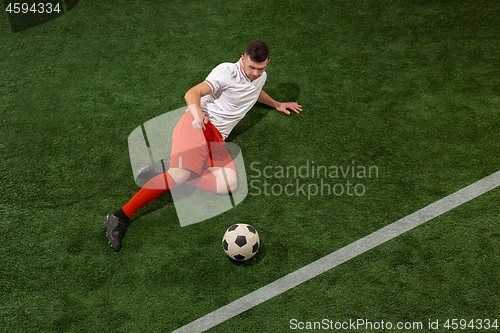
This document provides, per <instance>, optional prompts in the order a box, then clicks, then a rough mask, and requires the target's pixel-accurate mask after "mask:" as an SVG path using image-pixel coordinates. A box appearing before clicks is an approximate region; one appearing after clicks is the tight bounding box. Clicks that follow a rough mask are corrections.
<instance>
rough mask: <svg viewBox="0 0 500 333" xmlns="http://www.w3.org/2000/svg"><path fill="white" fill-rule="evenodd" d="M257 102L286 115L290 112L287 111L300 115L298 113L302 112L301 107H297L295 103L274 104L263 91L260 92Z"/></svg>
mask: <svg viewBox="0 0 500 333" xmlns="http://www.w3.org/2000/svg"><path fill="white" fill-rule="evenodd" d="M257 101H258V102H260V103H262V104H266V105H269V106H270V107H273V108H275V109H276V110H278V111H280V112H284V113H286V114H290V111H288V109H290V110H292V111H293V112H295V113H300V111H302V106H301V105H298V104H297V103H295V102H287V103H279V102H276V101H275V100H274V99H272V98H271V96H269V95H268V94H267V93H266V92H265V91H264V90H261V91H260V95H259V99H258V100H257Z"/></svg>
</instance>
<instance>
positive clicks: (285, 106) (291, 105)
mask: <svg viewBox="0 0 500 333" xmlns="http://www.w3.org/2000/svg"><path fill="white" fill-rule="evenodd" d="M287 109H290V110H292V111H293V112H295V113H300V112H299V111H302V105H298V104H297V103H295V102H287V103H279V105H278V107H277V108H276V110H278V111H280V112H283V113H286V114H290V111H288V110H287Z"/></svg>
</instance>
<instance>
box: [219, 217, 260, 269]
mask: <svg viewBox="0 0 500 333" xmlns="http://www.w3.org/2000/svg"><path fill="white" fill-rule="evenodd" d="M259 246H260V240H259V234H258V233H257V230H255V228H253V227H252V226H251V225H248V224H244V223H238V224H233V225H232V226H230V227H229V228H228V229H227V230H226V233H225V234H224V238H223V239H222V247H223V248H224V251H226V254H227V255H228V256H229V258H231V259H234V260H238V261H244V260H247V259H250V258H252V257H253V256H254V255H255V254H256V253H257V250H258V249H259Z"/></svg>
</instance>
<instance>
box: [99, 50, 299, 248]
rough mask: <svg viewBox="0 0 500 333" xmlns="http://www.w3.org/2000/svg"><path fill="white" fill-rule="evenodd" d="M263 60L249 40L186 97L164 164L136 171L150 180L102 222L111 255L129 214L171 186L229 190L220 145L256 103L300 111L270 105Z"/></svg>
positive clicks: (294, 107)
mask: <svg viewBox="0 0 500 333" xmlns="http://www.w3.org/2000/svg"><path fill="white" fill-rule="evenodd" d="M269 61H270V60H269V47H268V46H267V45H266V44H265V43H263V42H261V41H251V42H250V43H248V44H247V46H246V47H245V53H244V55H242V56H241V58H240V59H239V61H238V62H236V63H222V64H220V65H218V66H217V67H215V68H214V69H213V70H212V72H211V73H210V74H209V75H208V76H207V78H206V79H205V81H203V82H201V83H200V84H198V85H196V86H194V87H193V88H191V89H190V90H189V91H188V92H187V93H186V95H185V100H186V103H187V106H188V108H187V109H186V112H185V113H184V115H183V116H182V117H181V119H180V120H179V122H178V123H177V124H176V126H175V128H174V131H173V133H172V151H171V155H170V165H169V166H165V165H160V166H157V167H151V166H150V167H146V168H145V169H143V170H141V171H139V174H138V178H148V179H149V178H150V180H149V181H148V182H147V183H146V184H145V185H144V187H142V188H141V189H140V190H139V191H138V192H137V193H136V194H135V195H134V196H133V197H132V199H131V200H130V201H129V202H128V203H127V204H126V205H125V206H123V207H122V208H121V209H119V210H117V211H115V212H114V213H110V214H108V215H106V217H105V223H106V225H107V231H106V236H107V237H108V241H109V243H110V244H111V247H112V248H113V250H115V251H120V249H121V243H122V238H123V235H124V233H125V229H126V228H127V227H128V225H129V219H130V218H131V217H132V215H133V214H134V213H135V212H136V211H137V210H138V209H139V208H141V207H143V206H145V205H147V204H148V203H150V202H151V201H153V200H154V199H156V198H157V197H158V196H159V195H160V194H162V193H164V192H166V191H168V190H170V189H172V188H174V187H175V186H177V185H180V184H182V183H187V184H190V185H192V186H195V187H197V188H199V189H202V190H206V191H210V192H214V193H220V194H222V193H226V194H227V193H228V192H232V191H234V190H235V188H236V186H237V174H236V168H235V166H234V164H233V162H232V159H231V157H230V156H229V154H228V152H227V150H226V148H225V142H224V140H225V139H226V138H227V136H228V135H229V133H230V132H231V130H232V129H233V128H234V126H236V124H237V123H238V122H239V121H240V120H241V119H242V118H243V117H244V116H245V114H246V113H247V112H248V111H249V110H250V109H251V108H252V106H253V105H254V104H255V103H256V102H260V103H263V104H266V105H269V106H271V107H273V108H275V109H276V110H278V111H280V112H283V113H286V114H290V111H289V110H291V111H294V112H296V113H299V112H300V111H302V109H301V106H300V105H298V104H297V103H295V102H287V103H279V102H276V101H275V100H274V99H272V98H271V97H270V96H269V95H268V94H266V93H265V92H264V91H263V90H262V87H263V86H264V83H265V82H266V78H267V73H266V72H265V70H266V66H267V64H268V63H269ZM168 167H169V168H168ZM167 168H168V170H166V169H167Z"/></svg>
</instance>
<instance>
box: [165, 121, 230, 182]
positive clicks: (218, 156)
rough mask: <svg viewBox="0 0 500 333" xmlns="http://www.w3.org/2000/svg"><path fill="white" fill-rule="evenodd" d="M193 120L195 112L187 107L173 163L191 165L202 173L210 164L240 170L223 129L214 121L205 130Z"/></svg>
mask: <svg viewBox="0 0 500 333" xmlns="http://www.w3.org/2000/svg"><path fill="white" fill-rule="evenodd" d="M193 121H194V118H193V115H192V114H191V112H189V111H187V112H185V113H184V115H183V116H182V117H181V119H180V120H179V122H178V123H177V125H175V128H174V131H173V133H172V152H171V154H170V167H171V168H180V169H187V170H190V171H193V172H195V173H197V174H199V175H201V173H202V172H203V170H204V169H207V168H209V167H225V168H230V169H232V170H234V171H235V172H236V167H235V166H234V163H233V159H232V158H231V156H230V155H229V153H228V151H227V149H226V142H225V141H224V140H223V139H222V135H221V134H220V133H219V130H217V128H215V126H214V125H213V124H212V123H211V122H210V121H209V122H208V123H207V124H205V127H206V129H205V130H195V129H194V128H193V125H192V123H193ZM207 143H208V144H207Z"/></svg>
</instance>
